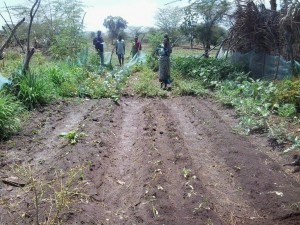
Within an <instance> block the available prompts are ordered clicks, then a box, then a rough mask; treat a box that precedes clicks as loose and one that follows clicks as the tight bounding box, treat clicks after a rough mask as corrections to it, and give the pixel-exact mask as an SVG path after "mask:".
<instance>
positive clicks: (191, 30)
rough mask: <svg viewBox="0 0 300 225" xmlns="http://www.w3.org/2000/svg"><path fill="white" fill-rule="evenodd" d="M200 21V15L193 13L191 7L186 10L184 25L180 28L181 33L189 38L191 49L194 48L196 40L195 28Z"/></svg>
mask: <svg viewBox="0 0 300 225" xmlns="http://www.w3.org/2000/svg"><path fill="white" fill-rule="evenodd" d="M198 19H199V16H198V13H196V12H192V10H191V7H187V8H185V9H184V18H183V23H182V24H181V26H180V29H181V32H182V33H183V34H184V35H185V36H188V37H189V41H190V45H191V49H192V48H193V44H194V38H195V28H196V26H197V21H198Z"/></svg>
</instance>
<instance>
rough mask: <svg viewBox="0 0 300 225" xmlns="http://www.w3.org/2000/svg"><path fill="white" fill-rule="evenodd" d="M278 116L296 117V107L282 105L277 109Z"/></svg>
mask: <svg viewBox="0 0 300 225" xmlns="http://www.w3.org/2000/svg"><path fill="white" fill-rule="evenodd" d="M277 111H278V115H279V116H282V117H291V116H295V115H296V107H295V105H294V104H283V105H281V106H279V107H278V109H277Z"/></svg>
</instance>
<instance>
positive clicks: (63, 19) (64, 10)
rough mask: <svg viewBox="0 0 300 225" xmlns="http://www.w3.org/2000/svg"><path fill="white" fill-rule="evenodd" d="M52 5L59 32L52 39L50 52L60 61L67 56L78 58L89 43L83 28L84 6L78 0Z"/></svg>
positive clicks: (57, 2)
mask: <svg viewBox="0 0 300 225" xmlns="http://www.w3.org/2000/svg"><path fill="white" fill-rule="evenodd" d="M52 4H53V8H54V11H55V16H57V17H56V18H55V21H53V24H56V26H55V27H56V29H57V30H56V33H55V34H54V35H53V37H52V40H51V47H50V49H49V51H50V53H51V54H52V56H53V57H55V58H58V59H62V58H65V57H67V56H68V57H71V58H76V56H77V55H78V53H79V52H80V51H81V50H82V49H84V48H85V47H86V46H87V41H88V40H87V38H86V37H85V36H84V33H83V26H82V16H83V4H82V2H81V1H78V0H71V1H70V0H68V1H67V0H56V1H54V2H53V3H52ZM62 5H63V6H64V7H61V6H62Z"/></svg>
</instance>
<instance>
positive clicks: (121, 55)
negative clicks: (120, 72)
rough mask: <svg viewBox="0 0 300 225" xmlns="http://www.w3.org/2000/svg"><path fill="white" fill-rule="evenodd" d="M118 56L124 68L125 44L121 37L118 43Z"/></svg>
mask: <svg viewBox="0 0 300 225" xmlns="http://www.w3.org/2000/svg"><path fill="white" fill-rule="evenodd" d="M116 54H117V55H118V60H119V64H120V66H122V65H123V64H124V55H125V42H124V40H123V39H122V36H121V35H119V37H118V40H117V41H116Z"/></svg>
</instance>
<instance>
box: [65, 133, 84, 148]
mask: <svg viewBox="0 0 300 225" xmlns="http://www.w3.org/2000/svg"><path fill="white" fill-rule="evenodd" d="M59 136H60V137H64V138H66V139H68V141H69V143H70V144H71V145H75V144H77V142H78V138H80V137H85V136H86V134H85V133H83V132H81V133H77V132H76V131H69V132H63V133H61V134H59Z"/></svg>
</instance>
